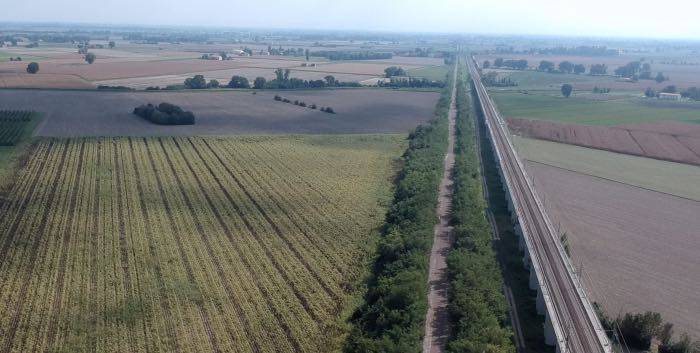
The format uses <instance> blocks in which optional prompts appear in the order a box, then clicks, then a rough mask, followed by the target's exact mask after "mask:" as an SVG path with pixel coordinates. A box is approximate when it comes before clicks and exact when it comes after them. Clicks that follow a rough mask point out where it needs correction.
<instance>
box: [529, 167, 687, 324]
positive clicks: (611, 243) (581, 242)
mask: <svg viewBox="0 0 700 353" xmlns="http://www.w3.org/2000/svg"><path fill="white" fill-rule="evenodd" d="M528 170H529V172H530V173H531V175H532V176H533V177H534V181H535V186H536V188H537V189H538V190H539V192H540V193H542V195H543V196H544V198H545V199H546V208H547V210H548V213H549V215H550V216H551V217H552V219H553V221H554V222H556V223H557V224H560V225H561V230H562V232H566V233H567V234H568V238H569V241H570V243H571V253H572V258H573V263H574V264H575V265H576V266H578V267H580V271H582V273H583V279H584V284H585V286H586V287H587V290H588V293H589V294H590V295H591V297H592V298H593V299H594V300H595V301H598V302H599V303H601V304H602V305H603V307H604V308H605V310H606V311H607V312H608V313H610V314H611V315H616V314H617V313H620V312H643V311H647V310H651V311H657V312H660V313H661V314H662V315H663V317H664V319H666V320H668V321H670V322H672V323H673V324H674V325H675V327H674V329H675V331H676V332H677V333H682V332H688V333H689V334H691V335H694V336H695V337H697V336H698V335H700V306H698V305H697V304H698V293H700V271H695V270H692V269H697V268H700V257H698V256H697V254H698V253H699V252H700V238H698V236H697V235H698V234H697V230H698V229H700V218H698V217H697V215H699V214H700V202H697V201H690V200H686V199H681V198H678V197H674V196H671V195H665V194H660V193H657V192H654V191H649V190H644V189H640V188H636V187H633V186H629V185H624V184H620V183H616V182H611V181H608V180H603V179H599V178H595V177H591V176H586V175H582V174H579V173H575V172H570V171H566V170H562V169H559V168H554V167H550V166H546V165H541V164H537V163H532V162H530V163H528Z"/></svg>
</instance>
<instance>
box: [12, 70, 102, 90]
mask: <svg viewBox="0 0 700 353" xmlns="http://www.w3.org/2000/svg"><path fill="white" fill-rule="evenodd" d="M0 88H70V89H92V88H95V85H94V84H92V83H91V82H89V81H86V80H84V79H82V78H80V77H78V76H74V75H56V74H44V73H38V74H33V75H32V74H28V73H26V72H25V73H0Z"/></svg>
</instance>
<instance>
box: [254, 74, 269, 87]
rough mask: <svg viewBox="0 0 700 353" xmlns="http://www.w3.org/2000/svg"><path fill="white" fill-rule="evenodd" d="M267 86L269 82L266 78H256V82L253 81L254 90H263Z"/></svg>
mask: <svg viewBox="0 0 700 353" xmlns="http://www.w3.org/2000/svg"><path fill="white" fill-rule="evenodd" d="M266 84H267V80H266V79H265V78H264V77H256V78H255V81H253V88H255V89H263V88H265V85H266Z"/></svg>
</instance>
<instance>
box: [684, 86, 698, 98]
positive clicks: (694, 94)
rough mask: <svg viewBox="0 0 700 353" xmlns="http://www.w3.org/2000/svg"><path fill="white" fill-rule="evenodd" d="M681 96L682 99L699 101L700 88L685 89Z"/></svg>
mask: <svg viewBox="0 0 700 353" xmlns="http://www.w3.org/2000/svg"><path fill="white" fill-rule="evenodd" d="M681 95H682V96H683V97H684V98H689V99H692V100H696V101H698V100H700V88H698V87H690V88H688V89H686V90H685V91H682V92H681Z"/></svg>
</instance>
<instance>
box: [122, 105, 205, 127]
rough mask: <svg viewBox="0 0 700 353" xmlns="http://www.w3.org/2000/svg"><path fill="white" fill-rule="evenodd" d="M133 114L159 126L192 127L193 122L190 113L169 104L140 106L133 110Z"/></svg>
mask: <svg viewBox="0 0 700 353" xmlns="http://www.w3.org/2000/svg"><path fill="white" fill-rule="evenodd" d="M133 113H134V114H135V115H138V116H140V117H142V118H144V119H146V120H148V121H150V122H152V123H155V124H159V125H193V124H194V120H195V118H194V114H193V113H192V112H189V111H184V110H182V108H180V107H178V106H177V105H174V104H170V103H160V104H159V105H158V106H154V105H153V104H150V103H149V104H146V105H140V106H138V107H136V108H134V112H133Z"/></svg>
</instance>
